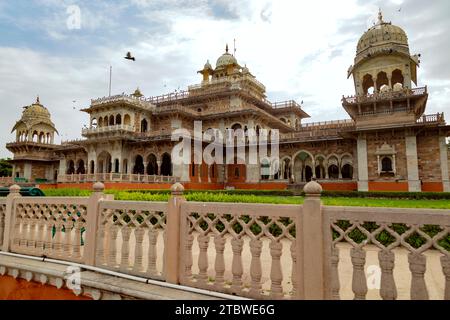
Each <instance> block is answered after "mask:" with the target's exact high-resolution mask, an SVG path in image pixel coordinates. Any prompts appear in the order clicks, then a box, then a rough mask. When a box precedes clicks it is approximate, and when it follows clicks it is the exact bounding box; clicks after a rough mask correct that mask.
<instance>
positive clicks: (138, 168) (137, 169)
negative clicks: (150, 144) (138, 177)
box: [133, 155, 145, 174]
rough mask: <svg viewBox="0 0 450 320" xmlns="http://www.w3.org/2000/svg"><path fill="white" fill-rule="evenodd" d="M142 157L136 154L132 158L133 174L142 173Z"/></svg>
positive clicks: (143, 169) (143, 168)
mask: <svg viewBox="0 0 450 320" xmlns="http://www.w3.org/2000/svg"><path fill="white" fill-rule="evenodd" d="M144 172H145V166H144V158H143V157H142V156H141V155H137V156H136V158H135V160H134V168H133V174H144Z"/></svg>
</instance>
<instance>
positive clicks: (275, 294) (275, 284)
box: [269, 240, 283, 299]
mask: <svg viewBox="0 0 450 320" xmlns="http://www.w3.org/2000/svg"><path fill="white" fill-rule="evenodd" d="M269 248H270V255H271V256H272V267H271V269H270V280H271V285H270V297H271V298H274V299H278V298H281V297H283V287H282V286H281V282H282V281H283V272H282V270H281V261H280V258H281V252H282V250H283V245H282V244H281V242H278V241H276V240H272V242H270V245H269Z"/></svg>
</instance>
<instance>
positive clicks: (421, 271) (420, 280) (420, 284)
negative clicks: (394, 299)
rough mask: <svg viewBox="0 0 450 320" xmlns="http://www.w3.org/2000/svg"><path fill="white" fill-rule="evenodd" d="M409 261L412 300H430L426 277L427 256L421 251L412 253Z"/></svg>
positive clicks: (409, 255)
mask: <svg viewBox="0 0 450 320" xmlns="http://www.w3.org/2000/svg"><path fill="white" fill-rule="evenodd" d="M408 262H409V270H410V271H411V275H412V279H411V300H428V290H427V286H426V284H425V278H424V276H425V271H426V269H427V267H426V263H427V258H426V257H425V256H424V255H422V254H420V253H410V254H408Z"/></svg>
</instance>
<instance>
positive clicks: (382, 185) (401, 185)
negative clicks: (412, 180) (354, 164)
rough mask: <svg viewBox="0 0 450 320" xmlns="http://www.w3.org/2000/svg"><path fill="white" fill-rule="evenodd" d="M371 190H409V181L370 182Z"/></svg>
mask: <svg viewBox="0 0 450 320" xmlns="http://www.w3.org/2000/svg"><path fill="white" fill-rule="evenodd" d="M369 191H404V192H408V182H369Z"/></svg>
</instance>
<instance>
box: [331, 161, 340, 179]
mask: <svg viewBox="0 0 450 320" xmlns="http://www.w3.org/2000/svg"><path fill="white" fill-rule="evenodd" d="M328 177H329V178H330V179H339V168H338V166H337V165H335V164H332V165H330V166H329V167H328Z"/></svg>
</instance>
